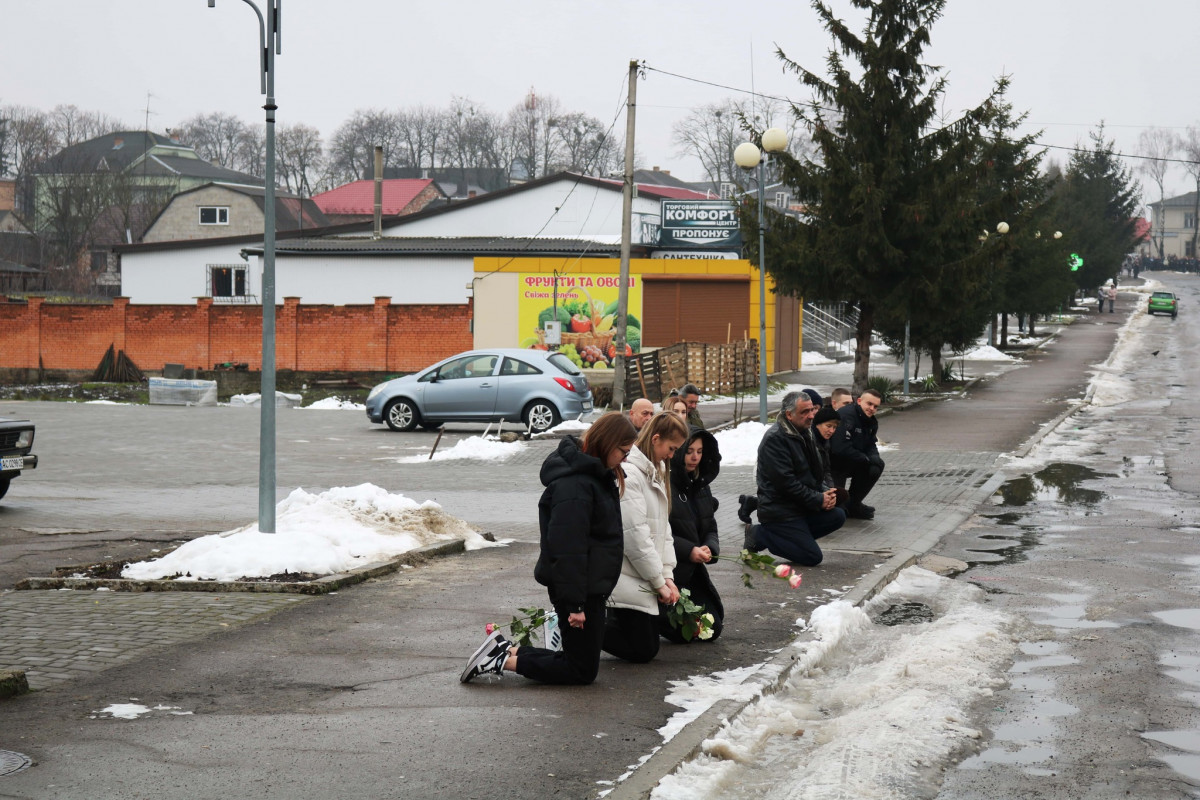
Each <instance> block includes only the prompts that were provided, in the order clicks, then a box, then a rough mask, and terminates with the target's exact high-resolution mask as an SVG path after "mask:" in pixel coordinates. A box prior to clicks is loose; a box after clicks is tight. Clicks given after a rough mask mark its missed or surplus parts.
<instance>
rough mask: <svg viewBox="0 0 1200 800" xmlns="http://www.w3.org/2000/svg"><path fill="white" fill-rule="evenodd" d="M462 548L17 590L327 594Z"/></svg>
mask: <svg viewBox="0 0 1200 800" xmlns="http://www.w3.org/2000/svg"><path fill="white" fill-rule="evenodd" d="M465 549H466V541H465V540H463V539H449V540H447V541H444V542H436V543H434V544H430V545H426V546H425V547H419V548H417V549H416V550H410V551H409V552H407V553H402V554H400V555H399V556H397V557H396V558H393V559H391V560H390V561H381V562H378V563H375V564H368V565H366V566H365V567H359V568H358V569H355V570H351V571H350V572H343V573H339V574H337V575H326V576H325V577H323V578H318V579H316V580H313V581H305V582H303V583H301V582H296V583H285V582H277V581H180V580H154V581H139V580H130V579H126V578H26V579H25V580H23V581H21V582H20V583H18V584H17V586H16V588H17V589H83V590H87V589H91V590H96V589H107V590H109V591H113V592H266V593H284V594H312V595H317V594H328V593H329V592H332V591H335V590H337V589H340V588H342V587H343V586H353V585H354V584H356V583H362V582H363V581H365V580H368V579H370V578H377V577H379V576H380V575H388V574H390V573H393V572H397V571H399V570H400V569H403V568H404V566H405V565H409V566H412V565H415V564H419V563H421V562H422V561H425V560H426V559H428V558H431V557H433V556H443V555H452V554H454V553H461V552H463V551H464V550H465Z"/></svg>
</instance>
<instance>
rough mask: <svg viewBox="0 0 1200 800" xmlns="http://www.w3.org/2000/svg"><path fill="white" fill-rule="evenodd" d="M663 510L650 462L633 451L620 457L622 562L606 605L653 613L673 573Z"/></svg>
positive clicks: (662, 492) (663, 490)
mask: <svg viewBox="0 0 1200 800" xmlns="http://www.w3.org/2000/svg"><path fill="white" fill-rule="evenodd" d="M669 511H670V510H669V507H668V505H667V485H666V483H665V482H664V481H663V478H662V476H661V475H660V474H659V472H658V470H656V469H655V468H654V464H652V463H651V461H650V459H648V458H647V457H646V455H645V454H644V453H643V452H642V451H641V450H639V449H638V448H637V447H634V448H633V449H632V450H630V451H629V457H628V458H626V459H625V494H623V495H622V496H621V525H622V527H623V528H624V533H625V558H624V559H623V560H622V561H621V577H620V578H619V579H618V580H617V586H616V588H615V589H613V593H612V596H611V597H610V598H609V600H608V604H609V605H610V606H615V607H617V608H631V609H633V610H635V611H641V612H643V613H646V614H658V595H657V591H658V589H659V588H660V587H662V586H663V585H664V584H665V583H666V582H667V579H668V578H670V577H671V574H672V572H673V571H674V570H675V546H674V544H673V543H672V541H671V525H670V522H669V521H668V520H669V516H670V515H669ZM643 590H645V591H643Z"/></svg>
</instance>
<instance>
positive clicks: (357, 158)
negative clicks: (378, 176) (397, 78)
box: [329, 109, 403, 183]
mask: <svg viewBox="0 0 1200 800" xmlns="http://www.w3.org/2000/svg"><path fill="white" fill-rule="evenodd" d="M402 141H403V135H402V126H401V124H400V119H399V115H398V114H396V113H395V112H393V111H383V110H379V109H367V110H363V109H359V110H358V111H355V112H354V115H353V116H352V117H350V119H348V120H346V121H345V122H344V123H342V125H341V127H339V128H338V129H337V130H336V131H334V134H333V141H332V142H331V144H330V147H329V170H330V174H331V175H332V176H333V177H334V179H335V180H336V181H337V182H338V183H348V182H350V181H357V180H362V179H363V178H365V177H367V176H368V175H370V174H371V172H372V171H373V170H374V163H375V162H374V159H375V147H376V146H379V147H382V148H383V166H384V169H385V170H386V169H387V168H388V167H389V166H393V165H397V166H398V164H397V157H398V156H399V155H400V153H401V152H402V151H401V142H402Z"/></svg>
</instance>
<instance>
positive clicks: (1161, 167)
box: [1138, 128, 1179, 258]
mask: <svg viewBox="0 0 1200 800" xmlns="http://www.w3.org/2000/svg"><path fill="white" fill-rule="evenodd" d="M1178 152H1179V137H1178V136H1176V135H1175V134H1174V133H1172V132H1171V131H1169V130H1166V129H1165V128H1147V129H1146V130H1144V131H1142V132H1141V134H1139V135H1138V153H1139V155H1141V156H1143V159H1142V162H1141V164H1140V165H1139V166H1138V171H1139V172H1141V173H1142V174H1143V175H1145V176H1146V177H1148V178H1149V179H1150V181H1151V182H1152V183H1153V184H1154V185H1155V186H1156V187H1157V188H1158V213H1157V214H1156V215H1155V219H1154V228H1155V229H1156V230H1157V231H1158V236H1157V238H1154V237H1153V236H1152V237H1151V238H1152V240H1153V241H1154V244H1155V248H1156V249H1157V250H1158V257H1159V258H1162V257H1163V233H1164V229H1163V225H1164V223H1165V222H1166V208H1165V207H1164V203H1165V201H1166V199H1167V198H1166V191H1165V190H1164V188H1163V184H1164V182H1165V181H1166V177H1167V171H1168V170H1169V169H1170V167H1171V161H1170V160H1171V159H1172V158H1174V157H1175V156H1176V154H1178Z"/></svg>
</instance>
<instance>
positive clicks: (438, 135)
mask: <svg viewBox="0 0 1200 800" xmlns="http://www.w3.org/2000/svg"><path fill="white" fill-rule="evenodd" d="M397 121H398V123H399V128H400V145H401V151H402V152H401V153H400V154H397V159H396V161H397V162H398V163H400V164H402V165H403V166H408V167H416V168H417V169H422V168H425V167H429V168H432V167H435V166H437V165H438V156H439V152H438V147H439V146H440V145H441V142H442V141H443V140H444V139H445V136H446V127H447V126H446V112H445V111H442V110H441V109H437V108H432V107H430V106H417V107H416V108H410V109H408V110H405V111H401V112H400V113H399V114H398V115H397Z"/></svg>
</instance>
